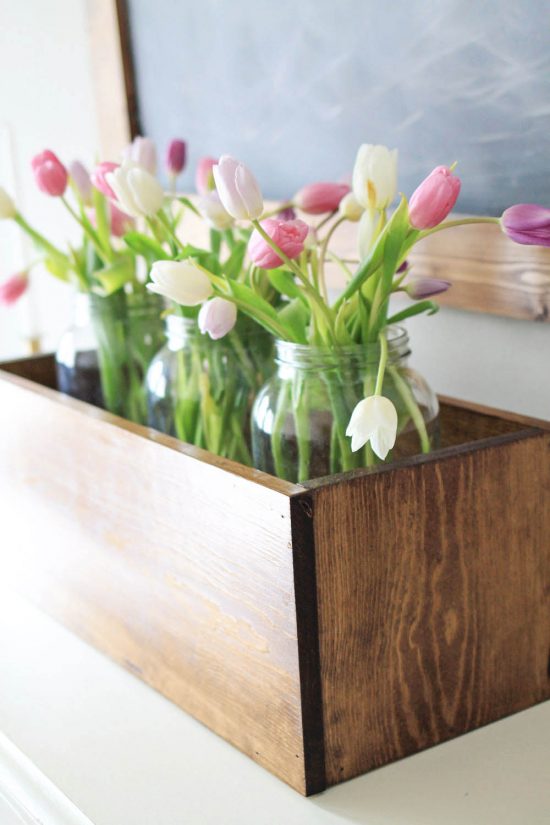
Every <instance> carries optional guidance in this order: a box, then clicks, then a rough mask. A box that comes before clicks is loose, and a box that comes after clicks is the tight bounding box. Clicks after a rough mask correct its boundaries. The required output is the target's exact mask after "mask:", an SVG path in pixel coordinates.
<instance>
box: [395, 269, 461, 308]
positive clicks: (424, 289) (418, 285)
mask: <svg viewBox="0 0 550 825" xmlns="http://www.w3.org/2000/svg"><path fill="white" fill-rule="evenodd" d="M398 271H399V270H398ZM451 286H452V284H451V282H450V281H442V280H440V279H439V278H415V279H414V280H413V281H411V282H410V284H407V286H406V288H405V291H406V292H407V294H408V295H410V297H411V298H414V299H415V300H417V301H419V300H422V299H423V298H431V297H432V295H439V294H440V293H441V292H447V290H448V289H449V288H450V287H451Z"/></svg>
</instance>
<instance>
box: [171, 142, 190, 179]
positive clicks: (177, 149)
mask: <svg viewBox="0 0 550 825" xmlns="http://www.w3.org/2000/svg"><path fill="white" fill-rule="evenodd" d="M186 159H187V144H186V143H185V141H184V140H179V139H178V138H174V139H173V140H171V141H170V143H169V144H168V149H167V150H166V168H167V169H168V173H169V174H170V175H172V177H174V178H175V177H177V176H178V175H181V173H182V172H183V170H184V169H185V161H186Z"/></svg>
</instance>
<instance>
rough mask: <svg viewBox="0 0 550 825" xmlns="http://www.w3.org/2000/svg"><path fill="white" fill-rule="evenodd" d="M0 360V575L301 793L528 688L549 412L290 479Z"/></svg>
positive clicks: (29, 366)
mask: <svg viewBox="0 0 550 825" xmlns="http://www.w3.org/2000/svg"><path fill="white" fill-rule="evenodd" d="M54 387H55V375H54V369H53V360H52V358H51V357H49V356H46V357H40V358H34V359H26V360H22V361H19V362H12V363H10V364H5V365H3V368H2V369H0V434H1V435H0V503H1V511H2V512H1V518H0V541H1V550H2V554H1V555H2V559H1V563H2V571H3V575H5V576H9V577H10V579H11V580H12V581H13V583H14V586H16V587H17V588H18V589H19V590H20V591H21V592H22V593H24V594H26V595H27V596H28V597H30V598H31V599H32V600H33V601H34V602H35V603H37V604H38V605H39V606H40V607H41V608H43V609H44V610H45V611H47V612H48V613H49V614H51V615H53V616H54V617H56V618H57V619H59V620H60V621H61V622H63V623H64V624H65V625H66V626H67V627H69V628H71V629H72V630H74V631H75V632H76V633H78V634H79V635H80V636H82V637H83V638H84V639H86V640H87V641H89V642H90V643H91V644H93V645H94V646H96V647H97V648H99V649H100V650H102V651H104V652H105V653H107V654H108V655H110V656H111V657H113V658H114V659H116V661H118V662H119V663H120V664H122V665H123V666H124V667H126V668H128V669H129V670H130V671H131V672H132V673H134V674H136V675H137V676H139V677H140V678H141V679H144V680H145V681H146V682H148V683H149V684H150V685H152V686H153V687H155V688H156V689H157V690H159V691H161V692H162V693H163V694H164V695H165V696H167V697H168V698H169V699H171V700H172V701H174V702H176V703H177V704H178V705H180V706H181V707H182V708H184V709H185V710H186V711H188V712H189V713H191V714H192V715H193V716H195V717H196V718H197V719H199V720H200V721H201V722H203V723H204V724H205V725H207V726H208V727H210V728H211V729H212V730H214V731H216V732H217V733H218V734H220V735H221V736H223V737H224V738H225V739H227V740H228V741H230V742H232V743H233V744H234V745H236V746H237V747H238V748H240V749H241V750H242V751H244V752H245V753H247V754H248V755H249V756H251V757H252V758H253V759H255V760H256V761H257V762H259V763H260V764H261V765H263V766H264V767H265V768H267V769H268V770H270V771H272V772H273V773H274V774H276V775H277V776H278V777H280V778H281V779H283V780H285V781H286V782H288V783H289V784H290V785H292V787H294V788H296V789H297V790H298V791H300V792H301V793H304V794H310V793H315V792H317V791H320V790H322V789H323V788H325V787H327V786H329V785H334V784H335V783H338V782H341V781H343V780H345V779H349V778H350V777H352V776H356V775H357V774H360V773H363V772H365V771H368V770H370V769H372V768H375V767H377V766H379V765H383V764H385V763H387V762H390V761H391V760H394V759H398V758H400V757H402V756H405V755H406V754H410V753H414V752H415V751H419V750H421V749H422V748H426V747H429V746H431V745H435V744H437V743H438V742H442V741H444V740H446V739H449V738H451V737H454V736H458V735H459V734H462V733H465V732H467V731H469V730H472V729H474V728H476V727H479V726H480V725H484V724H486V723H488V722H491V721H493V720H495V719H498V718H500V717H502V716H506V715H507V714H510V713H514V712H516V711H519V710H521V709H523V708H527V707H529V706H530V705H533V704H535V703H537V702H540V701H542V700H543V699H546V698H548V697H550V682H549V672H548V664H549V663H548V658H549V649H550V595H549V594H550V425H549V424H547V423H545V422H539V421H533V420H531V419H526V418H522V417H519V416H516V415H511V414H507V413H501V412H498V411H495V410H489V409H482V408H480V407H476V406H474V405H471V404H465V403H462V402H456V401H450V400H446V401H444V402H443V404H442V428H443V440H444V446H443V448H442V449H440V450H438V451H437V452H434V453H433V454H431V455H429V456H423V457H417V458H413V459H407V460H403V461H401V462H400V463H399V464H395V465H392V466H388V467H383V468H378V469H374V470H362V471H356V472H353V473H348V474H345V475H341V476H334V477H330V478H328V479H323V480H320V481H318V482H315V483H312V484H310V485H306V486H302V485H293V484H289V483H286V482H283V481H279V480H277V479H276V478H273V477H271V476H268V475H265V474H263V473H260V472H257V471H254V470H249V469H247V468H245V467H242V466H240V465H238V464H234V463H232V462H229V461H225V460H222V459H219V458H217V457H216V456H213V455H211V454H209V453H207V452H204V451H202V450H199V449H196V448H193V447H190V446H188V445H185V444H182V443H181V442H178V441H177V440H175V439H173V438H170V437H167V436H164V435H160V434H159V433H156V432H154V431H152V430H149V429H147V428H144V427H139V426H136V425H132V424H129V423H128V422H126V421H123V420H122V419H119V418H116V417H114V416H112V415H110V414H108V413H105V412H103V411H101V410H98V409H96V408H94V407H91V406H89V405H87V404H84V403H81V402H79V401H75V400H73V399H69V398H67V397H65V396H62V395H61V394H59V393H58V392H56V390H55V388H54Z"/></svg>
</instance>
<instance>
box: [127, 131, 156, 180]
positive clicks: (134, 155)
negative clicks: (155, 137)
mask: <svg viewBox="0 0 550 825" xmlns="http://www.w3.org/2000/svg"><path fill="white" fill-rule="evenodd" d="M122 157H123V159H124V160H127V161H128V160H130V161H133V163H135V164H136V165H137V166H141V168H142V169H145V171H146V172H149V174H150V175H156V172H157V147H156V146H155V144H154V142H153V141H152V140H151V138H146V137H135V138H134V139H133V141H132V143H130V144H129V145H128V146H127V147H126V148H125V149H124V151H123V153H122Z"/></svg>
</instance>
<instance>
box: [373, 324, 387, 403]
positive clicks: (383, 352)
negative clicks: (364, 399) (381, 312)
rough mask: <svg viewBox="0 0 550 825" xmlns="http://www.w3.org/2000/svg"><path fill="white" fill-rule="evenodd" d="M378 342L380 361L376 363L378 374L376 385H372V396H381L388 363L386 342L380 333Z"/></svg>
mask: <svg viewBox="0 0 550 825" xmlns="http://www.w3.org/2000/svg"><path fill="white" fill-rule="evenodd" d="M378 340H379V341H380V361H379V362H378V374H377V376H376V384H375V385H374V394H375V395H382V386H383V384H384V373H385V371H386V364H387V362H388V342H387V341H386V336H385V335H383V334H382V333H380V335H379V337H378Z"/></svg>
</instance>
